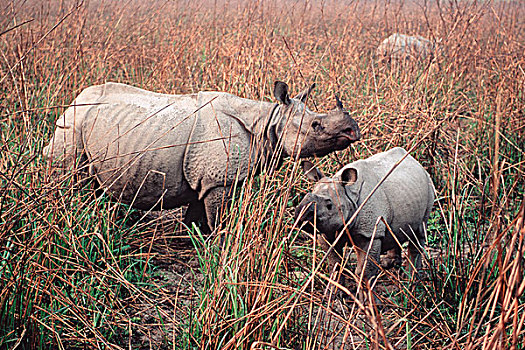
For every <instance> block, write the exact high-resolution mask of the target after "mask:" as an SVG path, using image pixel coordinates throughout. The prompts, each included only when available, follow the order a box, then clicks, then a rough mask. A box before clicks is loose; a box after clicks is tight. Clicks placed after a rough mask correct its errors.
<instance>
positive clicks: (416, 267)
mask: <svg viewBox="0 0 525 350" xmlns="http://www.w3.org/2000/svg"><path fill="white" fill-rule="evenodd" d="M415 238H416V239H410V240H409V242H408V258H409V266H408V267H409V271H410V276H414V277H416V278H419V277H420V275H419V274H420V271H421V266H422V263H421V258H422V254H423V250H424V249H425V243H426V235H425V227H424V225H423V224H421V225H420V226H419V228H418V232H417V234H416V237H415Z"/></svg>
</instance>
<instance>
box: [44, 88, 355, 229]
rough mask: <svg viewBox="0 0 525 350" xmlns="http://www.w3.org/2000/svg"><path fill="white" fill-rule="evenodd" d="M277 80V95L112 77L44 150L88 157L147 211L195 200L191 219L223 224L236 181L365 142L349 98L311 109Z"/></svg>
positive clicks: (114, 188)
mask: <svg viewBox="0 0 525 350" xmlns="http://www.w3.org/2000/svg"><path fill="white" fill-rule="evenodd" d="M313 87H314V85H312V86H311V87H310V88H309V89H307V90H305V91H304V92H303V93H301V94H299V95H298V96H296V97H295V98H290V97H289V96H288V85H286V84H285V83H283V82H276V83H275V85H274V96H275V98H276V99H277V100H278V101H279V103H270V102H264V101H254V100H249V99H245V98H240V97H237V96H234V95H231V94H228V93H224V92H199V93H195V94H190V95H168V94H160V93H153V92H149V91H145V90H142V89H139V88H136V87H132V86H128V85H124V84H117V83H106V84H103V85H97V86H92V87H89V88H87V89H85V90H84V91H82V92H81V93H80V95H78V97H77V98H76V99H75V101H74V102H73V103H72V105H71V106H70V107H69V108H68V109H67V110H66V111H65V113H64V114H63V115H62V116H61V117H60V118H59V119H58V121H57V123H56V126H57V128H56V131H55V135H54V137H53V139H52V140H51V142H50V143H49V145H48V146H47V147H45V148H44V155H45V156H47V157H48V158H50V159H51V161H52V164H55V166H58V167H71V166H72V164H74V163H75V161H76V160H77V158H78V157H77V156H81V157H80V159H81V164H83V165H84V166H83V167H84V168H87V169H88V171H89V173H90V174H91V175H94V176H95V177H96V179H97V180H98V182H99V183H100V185H101V186H102V188H104V189H106V190H107V191H109V192H110V193H111V194H112V195H113V196H114V197H116V198H118V199H119V200H121V201H122V202H124V203H129V204H131V205H132V206H133V207H136V208H139V209H151V208H154V209H160V208H163V209H170V208H174V207H178V206H181V205H184V204H189V206H188V209H187V211H186V218H185V221H186V222H187V223H189V222H192V221H197V220H199V219H207V221H206V220H205V225H206V223H207V224H208V226H209V227H208V228H213V227H214V225H215V220H216V214H217V211H218V209H219V208H220V206H221V204H222V203H223V200H225V199H226V200H227V199H229V197H230V190H231V187H232V185H233V184H234V183H235V182H236V181H239V180H241V181H242V180H244V179H245V178H246V177H247V175H248V173H249V171H250V170H256V169H260V167H261V166H266V165H269V164H270V163H271V164H272V165H273V166H276V165H278V164H280V163H281V160H282V157H283V156H294V157H309V156H313V155H317V156H323V155H326V154H328V153H330V152H333V151H337V150H342V149H344V148H346V147H348V146H349V145H350V144H351V143H352V142H354V141H357V140H359V138H360V132H359V127H358V126H357V123H356V122H355V120H354V119H352V118H351V117H350V115H349V114H348V112H346V111H344V110H343V108H342V104H341V103H340V101H339V100H337V107H336V108H335V109H334V110H332V111H330V112H328V113H327V114H318V113H314V112H312V111H310V110H309V109H308V108H307V107H306V105H305V100H306V98H307V96H308V94H309V93H310V91H311V89H312V88H313Z"/></svg>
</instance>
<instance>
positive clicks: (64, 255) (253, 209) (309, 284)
mask: <svg viewBox="0 0 525 350" xmlns="http://www.w3.org/2000/svg"><path fill="white" fill-rule="evenodd" d="M1 5H2V6H1V7H0V54H1V55H0V62H1V63H0V67H1V68H0V69H1V74H0V97H1V98H0V128H1V132H0V140H1V144H0V147H1V149H0V184H1V187H0V344H1V345H0V348H8V349H14V348H18V349H20V348H25V349H37V348H64V349H70V348H115V349H119V348H133V349H143V348H153V349H157V348H166V349H172V348H173V349H190V348H191V349H193V348H202V349H325V348H329V349H332V348H334V349H339V348H345V349H352V348H374V349H376V348H377V349H383V348H388V349H398V348H401V349H402V348H411V349H419V348H421V349H435V348H447V349H448V348H451V349H452V348H454V349H456V348H460V349H467V348H468V349H472V348H476V349H477V348H485V349H493V348H509V349H523V344H524V342H525V329H524V327H525V326H524V322H525V310H524V309H525V297H524V296H523V292H524V290H525V279H524V278H523V275H524V269H523V268H524V258H525V256H524V249H525V243H524V239H525V229H524V226H523V225H524V218H525V212H524V211H525V207H524V204H523V203H524V181H523V179H524V176H523V175H524V164H525V163H524V162H525V157H524V151H525V141H524V140H525V138H524V134H525V114H524V113H525V112H524V111H525V96H524V94H525V73H524V65H525V23H524V22H523V19H522V18H525V7H524V5H523V4H522V3H521V2H519V1H517V2H512V1H488V2H477V1H450V2H443V1H425V2H410V1H409V2H407V1H349V2H342V1H332V0H328V1H281V2H278V1H273V0H270V1H260V2H253V1H245V2H244V1H226V0H221V1H203V2H199V3H194V2H188V1H182V0H175V1H153V2H145V1H138V0H132V1H127V2H117V1H102V0H99V1H90V2H79V1H58V0H47V1H26V2H15V1H4V3H3V4H1ZM393 32H400V33H408V34H417V35H422V36H425V37H428V38H431V39H440V40H441V42H440V50H439V54H438V55H437V56H436V58H435V59H434V60H432V61H429V62H424V63H420V64H408V65H395V64H393V65H388V64H387V65H385V64H379V63H378V62H377V61H376V58H375V57H374V50H375V48H376V47H377V45H378V44H379V43H380V41H381V40H382V39H384V38H385V37H387V36H388V35H390V34H391V33H393ZM274 80H283V81H287V82H288V83H289V84H290V86H291V87H292V89H293V90H294V91H299V90H302V89H303V88H304V87H306V86H307V85H309V84H310V83H312V82H316V83H317V86H318V87H317V88H316V90H315V92H314V94H313V95H312V97H311V100H310V101H309V106H310V108H311V109H313V110H319V111H323V110H327V109H328V108H331V107H332V106H333V104H334V103H335V100H334V97H333V94H334V93H337V94H339V95H340V97H341V99H342V100H343V102H344V104H345V107H346V108H347V109H348V110H350V111H351V112H352V114H353V117H354V118H355V119H356V120H357V121H358V123H359V125H360V128H361V132H362V135H363V138H362V140H361V141H360V142H359V143H356V144H354V145H353V146H351V147H350V148H349V149H347V150H344V151H341V152H338V153H337V154H332V155H329V156H327V157H324V158H322V159H315V160H314V161H315V162H316V164H318V165H319V166H320V167H322V168H323V170H324V171H325V172H326V173H329V174H333V173H334V172H335V171H336V170H337V169H338V168H340V167H341V165H342V164H346V163H348V162H350V161H353V160H356V159H358V158H363V157H367V156H369V155H371V154H374V153H376V152H379V151H383V150H386V149H388V148H390V147H393V146H402V147H404V148H405V149H412V148H413V151H412V155H413V156H414V157H416V158H417V159H418V160H419V161H420V162H421V163H422V164H423V165H424V166H425V168H426V169H427V170H428V171H429V173H430V174H431V176H432V179H433V181H434V184H435V185H436V194H437V200H436V203H435V206H434V211H433V213H432V217H431V220H430V222H429V248H428V252H427V257H426V259H425V275H426V278H424V279H423V280H422V281H420V282H418V283H414V281H410V280H409V279H408V278H407V276H406V275H405V274H404V273H403V268H402V269H401V271H396V270H389V271H384V272H383V273H382V274H381V277H380V282H379V284H378V286H376V289H375V291H376V292H377V293H378V297H379V299H380V300H381V302H382V307H380V308H377V307H375V306H374V305H368V304H367V305H360V304H359V303H357V302H354V301H352V300H347V301H346V302H344V304H342V302H341V300H340V299H339V298H336V297H335V296H333V295H330V293H329V292H328V291H329V290H328V288H327V280H328V277H327V276H328V271H327V266H326V264H321V261H322V259H323V257H324V254H323V252H322V251H321V250H320V249H319V247H318V245H317V240H318V239H319V238H318V237H317V236H310V235H308V234H306V233H304V232H301V231H300V230H299V229H298V228H297V227H296V226H295V225H294V220H293V208H294V206H295V205H297V204H298V203H299V201H300V199H301V198H302V196H303V195H304V194H305V193H306V192H307V191H308V190H309V189H310V188H311V185H310V184H309V183H308V182H307V181H306V179H305V178H304V177H303V176H302V175H301V174H300V171H299V166H298V163H297V162H296V161H294V160H292V159H288V160H286V161H285V162H284V164H283V166H282V167H281V168H280V169H279V170H278V171H276V172H273V173H272V174H267V173H265V172H263V173H262V174H261V175H259V176H254V177H250V178H249V179H248V180H247V181H246V182H245V183H244V184H239V185H238V187H237V189H236V196H235V200H234V201H233V202H232V204H231V205H230V206H229V207H228V208H226V209H225V215H223V217H222V225H221V233H222V237H224V239H223V240H222V241H221V239H220V237H221V234H218V235H214V236H212V237H208V236H203V235H202V234H201V233H200V231H199V230H198V228H196V227H193V228H187V227H184V226H183V225H182V224H181V223H180V217H181V212H182V211H180V210H179V211H174V212H170V213H164V214H163V215H160V216H159V215H156V214H153V213H144V212H140V211H136V210H134V209H130V208H129V207H127V206H126V205H124V204H119V203H115V202H114V201H111V200H110V199H109V198H107V196H105V195H100V194H98V193H95V191H94V190H92V189H91V186H90V184H89V183H88V184H85V185H81V184H79V183H78V181H77V180H78V177H77V174H75V173H68V174H64V175H63V176H62V178H61V179H59V180H57V179H56V178H53V177H51V176H50V174H49V171H48V169H47V165H46V162H45V160H44V159H43V158H42V156H41V152H42V148H43V146H44V145H45V144H47V142H48V141H49V139H50V137H51V135H52V132H53V129H54V121H55V120H56V118H58V116H59V115H60V114H61V113H62V112H63V111H64V110H65V109H66V108H67V106H68V105H69V103H71V102H72V101H73V99H74V98H75V96H76V95H78V93H79V92H80V91H82V90H83V89H84V88H86V87H88V86H90V85H93V84H99V83H102V82H105V81H118V82H123V83H128V84H132V85H134V86H138V87H141V88H145V89H149V90H152V91H157V92H164V93H177V94H178V93H189V92H197V91H201V90H220V91H226V92H231V93H234V94H236V95H239V96H242V97H246V98H251V99H264V100H271V98H272V97H271V88H272V86H273V81H274ZM352 263H353V259H352V258H350V264H352ZM349 270H352V266H351V265H350V266H349Z"/></svg>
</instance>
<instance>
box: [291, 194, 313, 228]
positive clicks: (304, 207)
mask: <svg viewBox="0 0 525 350" xmlns="http://www.w3.org/2000/svg"><path fill="white" fill-rule="evenodd" d="M315 205H316V201H315V200H314V198H312V194H307V195H306V197H304V199H303V200H302V201H301V203H300V204H299V205H298V206H297V208H295V220H296V221H298V222H299V223H303V222H313V221H314V216H315Z"/></svg>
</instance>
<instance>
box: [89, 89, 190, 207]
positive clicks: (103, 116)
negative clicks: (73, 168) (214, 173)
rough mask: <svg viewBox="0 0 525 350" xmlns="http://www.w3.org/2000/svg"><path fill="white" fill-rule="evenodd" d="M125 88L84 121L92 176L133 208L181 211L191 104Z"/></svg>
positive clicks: (102, 101) (101, 102)
mask: <svg viewBox="0 0 525 350" xmlns="http://www.w3.org/2000/svg"><path fill="white" fill-rule="evenodd" d="M115 85H121V84H115ZM124 87H125V88H124V89H122V88H120V87H119V89H114V91H113V93H108V91H106V94H105V96H104V97H102V98H99V99H98V101H97V102H98V103H99V104H98V105H97V106H95V107H93V108H91V109H90V110H89V111H88V112H87V113H86V115H85V116H84V118H83V120H82V127H81V133H82V142H83V145H84V150H85V153H86V154H87V157H88V160H89V163H90V172H91V173H92V174H94V175H95V176H96V177H97V179H98V181H99V182H100V183H101V185H102V187H104V188H106V189H107V190H109V191H110V192H111V193H112V194H113V195H114V196H115V197H117V198H120V199H121V200H122V201H123V202H126V203H131V204H133V206H135V207H137V208H142V209H150V208H152V207H153V206H162V207H163V208H172V207H176V206H179V205H181V204H183V202H184V194H185V192H187V191H188V186H187V183H186V182H185V180H184V178H183V175H182V161H183V157H184V152H185V150H186V146H187V143H188V139H189V135H190V132H191V129H192V126H193V123H194V119H193V118H192V114H193V112H194V111H195V109H196V104H195V99H194V98H193V96H192V95H187V96H177V95H162V94H154V93H149V92H146V91H144V90H140V89H136V88H132V87H127V86H124ZM135 90H138V92H139V93H136V94H135V93H134V92H135ZM148 95H150V96H149V97H150V98H148Z"/></svg>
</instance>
